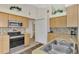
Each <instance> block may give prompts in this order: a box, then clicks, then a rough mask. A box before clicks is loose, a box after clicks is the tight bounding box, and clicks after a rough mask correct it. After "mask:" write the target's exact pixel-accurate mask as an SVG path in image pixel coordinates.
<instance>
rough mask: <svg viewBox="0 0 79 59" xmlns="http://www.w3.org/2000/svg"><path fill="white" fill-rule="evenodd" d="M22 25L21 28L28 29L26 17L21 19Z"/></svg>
mask: <svg viewBox="0 0 79 59" xmlns="http://www.w3.org/2000/svg"><path fill="white" fill-rule="evenodd" d="M22 23H23V27H24V28H28V26H29V19H28V18H26V17H23V19H22Z"/></svg>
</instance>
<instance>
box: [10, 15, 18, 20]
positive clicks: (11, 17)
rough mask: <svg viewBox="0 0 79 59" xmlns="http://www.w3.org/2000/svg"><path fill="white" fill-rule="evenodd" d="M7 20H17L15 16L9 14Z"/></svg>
mask: <svg viewBox="0 0 79 59" xmlns="http://www.w3.org/2000/svg"><path fill="white" fill-rule="evenodd" d="M9 20H17V16H16V15H12V14H9Z"/></svg>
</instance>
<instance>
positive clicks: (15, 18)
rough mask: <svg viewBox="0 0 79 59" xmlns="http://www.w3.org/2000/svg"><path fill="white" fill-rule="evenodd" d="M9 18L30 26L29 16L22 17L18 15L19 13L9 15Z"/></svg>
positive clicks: (25, 26)
mask: <svg viewBox="0 0 79 59" xmlns="http://www.w3.org/2000/svg"><path fill="white" fill-rule="evenodd" d="M9 20H15V21H18V22H21V23H22V27H24V28H27V27H28V21H29V20H28V18H27V17H22V16H17V15H11V14H10V15H9Z"/></svg>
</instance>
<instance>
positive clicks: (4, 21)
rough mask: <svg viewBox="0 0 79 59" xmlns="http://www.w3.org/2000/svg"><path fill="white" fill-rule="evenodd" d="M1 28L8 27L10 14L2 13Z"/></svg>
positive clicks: (0, 18) (0, 17)
mask: <svg viewBox="0 0 79 59" xmlns="http://www.w3.org/2000/svg"><path fill="white" fill-rule="evenodd" d="M0 27H8V14H6V13H1V12H0Z"/></svg>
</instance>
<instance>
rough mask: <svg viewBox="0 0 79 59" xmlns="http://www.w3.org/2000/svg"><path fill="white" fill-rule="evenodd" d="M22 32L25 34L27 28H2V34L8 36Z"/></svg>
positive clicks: (0, 32) (0, 30) (0, 29)
mask: <svg viewBox="0 0 79 59" xmlns="http://www.w3.org/2000/svg"><path fill="white" fill-rule="evenodd" d="M16 31H20V32H21V33H22V34H24V33H25V28H0V34H7V33H8V32H16Z"/></svg>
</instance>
